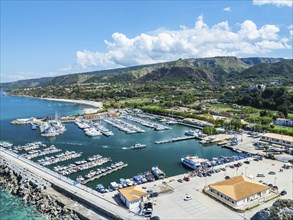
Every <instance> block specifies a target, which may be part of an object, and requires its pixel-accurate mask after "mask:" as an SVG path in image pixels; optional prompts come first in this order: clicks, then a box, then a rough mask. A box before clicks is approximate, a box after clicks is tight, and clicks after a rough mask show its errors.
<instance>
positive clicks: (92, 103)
mask: <svg viewBox="0 0 293 220" xmlns="http://www.w3.org/2000/svg"><path fill="white" fill-rule="evenodd" d="M8 96H15V97H24V98H32V99H40V100H47V101H56V102H69V103H75V104H81V105H88V106H91V107H95V108H99V109H101V108H103V102H96V101H90V100H81V99H77V100H75V99H57V98H41V97H34V96H28V95H8Z"/></svg>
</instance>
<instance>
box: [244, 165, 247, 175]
mask: <svg viewBox="0 0 293 220" xmlns="http://www.w3.org/2000/svg"><path fill="white" fill-rule="evenodd" d="M246 172H247V167H245V173H244V175H245V176H247V174H246Z"/></svg>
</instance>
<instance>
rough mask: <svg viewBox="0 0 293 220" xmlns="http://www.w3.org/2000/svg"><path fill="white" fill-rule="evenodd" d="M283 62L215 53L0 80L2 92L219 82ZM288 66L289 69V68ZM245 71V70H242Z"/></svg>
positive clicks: (278, 59)
mask: <svg viewBox="0 0 293 220" xmlns="http://www.w3.org/2000/svg"><path fill="white" fill-rule="evenodd" d="M283 61H286V60H285V59H283V58H265V57H251V58H237V57H233V56H217V57H210V58H188V59H178V60H175V61H169V62H162V63H155V64H147V65H139V66H131V67H125V68H118V69H110V70H99V71H91V72H84V73H73V74H67V75H62V76H56V77H43V78H37V79H27V80H20V81H16V82H9V83H1V84H0V88H1V89H2V90H5V91H9V90H11V89H17V88H33V87H40V86H41V87H45V86H54V85H55V86H58V85H70V84H84V83H102V82H103V83H129V82H136V83H145V82H159V81H170V82H171V81H202V80H204V81H206V82H210V83H216V82H221V81H223V80H224V79H225V78H227V77H230V78H231V77H233V76H237V77H238V76H241V73H242V72H244V71H245V70H247V69H250V68H253V67H255V66H257V65H263V66H262V67H260V68H264V69H266V68H269V67H268V66H269V65H271V64H274V63H278V62H283ZM289 69H290V68H289ZM246 74H247V73H246Z"/></svg>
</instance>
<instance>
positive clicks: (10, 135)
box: [0, 95, 236, 219]
mask: <svg viewBox="0 0 293 220" xmlns="http://www.w3.org/2000/svg"><path fill="white" fill-rule="evenodd" d="M87 108H92V107H91V106H87V105H82V104H76V103H68V102H59V101H49V100H43V99H37V98H28V97H16V96H3V95H2V96H0V141H8V142H10V143H12V144H14V145H23V144H26V143H29V142H34V141H41V142H43V143H45V144H47V145H48V146H49V145H53V144H54V145H55V146H56V147H57V148H60V149H62V150H63V151H65V150H70V151H72V150H74V151H76V152H83V156H82V157H81V158H78V159H73V160H69V161H66V162H63V163H59V164H58V165H66V164H70V163H72V162H74V161H76V160H81V159H86V158H87V157H88V156H91V155H94V154H100V155H102V156H103V157H111V159H112V162H118V161H123V162H124V163H127V164H128V166H127V167H126V168H123V169H121V170H118V171H116V172H113V173H111V174H109V175H107V176H104V177H101V178H100V179H97V180H95V181H92V182H89V183H88V184H86V185H87V186H88V187H91V188H95V186H96V185H97V184H99V183H101V184H103V185H104V186H108V185H109V184H110V182H112V181H116V182H119V179H120V178H125V179H126V178H131V177H133V176H135V175H137V174H141V173H144V172H145V171H150V170H151V168H152V167H153V166H159V168H160V169H162V170H163V171H164V172H165V173H166V175H167V176H174V175H178V174H182V173H186V172H188V171H189V170H188V169H187V168H185V167H183V166H182V164H181V161H180V158H181V157H182V156H184V155H198V156H199V157H202V158H207V159H211V158H213V157H219V156H232V155H235V154H236V153H235V152H233V151H231V150H229V149H226V148H221V147H219V146H216V145H202V144H200V143H199V141H198V140H188V141H182V142H173V143H166V144H159V145H158V144H155V142H156V141H160V140H166V139H171V138H175V137H181V136H184V132H185V131H186V130H190V128H189V127H186V126H182V125H170V127H171V129H170V130H164V131H155V130H153V129H151V128H147V127H143V126H142V125H140V124H137V123H135V122H130V121H129V123H132V124H135V125H137V126H139V127H141V128H143V129H144V130H145V133H137V134H126V133H124V132H122V131H120V130H118V129H116V128H113V127H112V126H111V125H109V124H106V123H103V122H101V123H102V124H103V125H105V126H106V127H107V128H109V129H110V130H111V131H113V133H114V136H111V137H106V136H98V137H88V136H86V135H85V134H84V132H83V131H82V130H81V129H79V128H78V127H77V126H76V125H75V124H74V123H68V124H65V126H66V128H67V130H66V132H65V133H64V134H62V135H59V136H57V137H53V138H45V137H41V136H40V132H39V130H32V129H31V126H30V125H12V124H11V123H10V122H11V121H12V120H14V119H17V118H29V117H38V118H43V117H46V116H48V117H53V116H54V115H55V114H56V113H57V114H58V115H59V116H65V115H76V114H82V113H84V112H85V111H86V109H87ZM157 122H158V121H157ZM136 143H142V144H146V148H144V149H140V150H130V149H128V148H129V147H130V146H132V145H134V144H136ZM38 159H40V158H35V159H33V160H35V161H36V160H38ZM109 164H110V163H109ZM53 166H56V164H55V165H52V166H49V167H48V168H53ZM102 166H108V164H104V165H102ZM89 171H90V170H84V171H82V172H79V173H75V174H71V175H69V176H68V177H69V178H71V179H76V178H77V177H78V176H79V175H85V174H86V173H88V172H89ZM0 193H1V194H0V195H1V203H0V204H5V206H3V205H1V209H0V210H1V212H0V213H1V214H2V213H6V215H7V216H8V217H9V218H7V219H38V218H42V216H39V215H38V214H36V212H35V211H34V209H33V207H27V206H25V205H22V203H21V202H20V201H18V198H15V197H13V196H10V195H8V194H7V193H6V192H3V191H0ZM15 207H17V209H15ZM19 212H20V213H22V214H20V213H19ZM1 216H3V215H1ZM22 216H23V217H22Z"/></svg>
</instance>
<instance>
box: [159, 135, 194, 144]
mask: <svg viewBox="0 0 293 220" xmlns="http://www.w3.org/2000/svg"><path fill="white" fill-rule="evenodd" d="M192 139H195V136H187V137H186V136H184V137H177V138H172V139H169V140H163V141H156V142H155V144H166V143H172V142H177V141H187V140H192Z"/></svg>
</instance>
